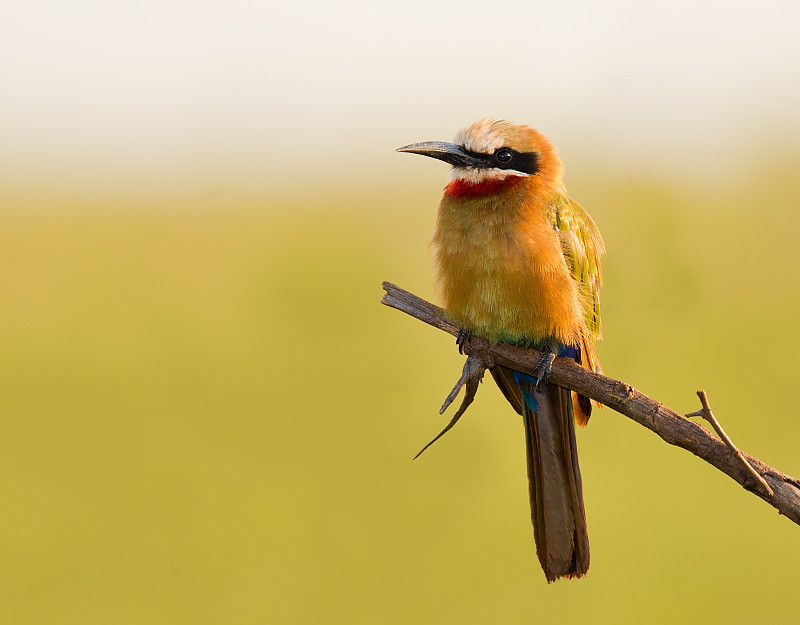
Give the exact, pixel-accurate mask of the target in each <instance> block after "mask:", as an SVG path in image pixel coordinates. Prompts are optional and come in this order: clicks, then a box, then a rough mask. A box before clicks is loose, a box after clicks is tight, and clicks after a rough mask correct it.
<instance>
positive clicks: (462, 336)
mask: <svg viewBox="0 0 800 625" xmlns="http://www.w3.org/2000/svg"><path fill="white" fill-rule="evenodd" d="M471 338H472V333H471V332H470V331H469V330H467V329H466V328H461V329H460V330H459V331H458V336H457V337H456V345H458V353H459V354H462V355H463V353H464V344H465V343H468V342H469V340H470V339H471Z"/></svg>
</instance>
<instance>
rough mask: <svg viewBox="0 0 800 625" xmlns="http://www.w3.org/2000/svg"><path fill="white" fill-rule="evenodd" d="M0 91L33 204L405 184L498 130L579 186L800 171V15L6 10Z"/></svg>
mask: <svg viewBox="0 0 800 625" xmlns="http://www.w3.org/2000/svg"><path fill="white" fill-rule="evenodd" d="M0 85H2V97H1V98H0V176H2V177H3V178H4V179H5V180H6V181H7V182H9V181H10V182H11V183H13V184H22V185H24V184H38V183H39V182H41V181H42V180H47V181H61V182H65V181H66V182H70V181H72V182H75V183H76V184H84V185H92V184H117V183H119V184H129V183H135V184H141V183H143V182H146V183H153V184H161V185H175V186H183V187H186V188H188V189H195V188H197V189H201V190H208V189H213V188H215V187H222V188H225V187H230V186H233V187H236V186H240V185H249V186H251V187H254V188H256V189H262V190H269V189H282V188H289V187H292V186H297V185H298V184H305V183H308V181H309V180H310V179H313V180H314V181H322V182H328V181H332V180H338V181H340V182H343V183H345V184H348V183H357V182H358V180H359V179H361V178H362V177H363V176H365V175H369V176H371V177H377V178H384V177H385V178H386V179H387V180H389V179H391V178H392V176H393V175H397V173H398V172H400V173H401V174H403V175H406V174H408V173H409V172H417V171H420V170H421V168H422V167H423V166H422V165H421V164H419V167H420V169H419V170H418V169H416V168H415V167H414V165H411V160H412V159H408V158H407V157H404V156H405V155H397V154H395V153H394V152H393V150H394V148H396V147H398V146H400V145H403V144H406V143H411V142H414V141H420V140H429V139H450V138H452V136H453V135H454V134H455V132H456V131H457V130H458V129H459V128H460V127H462V126H464V125H466V124H468V123H470V122H471V121H473V120H474V119H477V118H479V117H484V116H489V117H499V118H506V119H510V120H512V121H515V122H519V123H527V124H529V125H531V126H534V127H537V128H539V129H540V130H542V131H543V132H544V133H545V134H547V135H548V136H550V138H551V139H553V141H554V142H555V143H556V145H558V146H559V149H560V151H561V153H562V156H563V157H564V159H565V161H566V162H567V166H568V171H569V165H570V162H572V163H579V164H582V165H581V166H588V164H591V163H598V166H600V167H602V168H604V169H605V170H613V171H625V172H631V171H633V172H636V173H644V174H649V173H653V172H657V173H659V174H663V175H666V176H680V175H690V176H695V177H698V178H701V179H702V178H704V177H706V176H708V177H710V178H714V177H716V178H720V177H722V178H723V179H724V178H725V177H726V176H732V175H736V176H739V175H742V174H745V175H746V172H747V171H748V170H749V168H750V165H751V164H752V162H753V160H754V159H756V160H761V159H762V156H763V155H762V154H760V153H759V152H760V151H761V150H765V149H768V146H772V145H778V146H782V147H783V148H785V149H787V150H795V153H797V152H798V150H796V148H797V146H798V145H800V3H798V2H774V1H773V2H769V1H768V2H752V1H746V2H745V1H730V0H727V1H712V0H700V1H692V2H680V1H678V2H676V1H670V2H664V3H654V2H642V1H625V0H608V1H605V2H588V1H585V0H574V1H564V2H558V3H556V2H547V3H538V2H517V1H513V0H508V1H505V2H491V3H490V2H463V1H459V2H449V1H448V2H434V1H431V0H425V1H421V0H410V1H405V2H402V3H392V4H388V3H379V2H355V1H350V2H344V3H315V2H312V3H302V2H297V3H290V2H285V3H281V4H280V5H276V4H275V3H270V2H266V3H264V2H261V3H257V2H242V1H235V0H234V1H231V0H226V1H225V2H222V1H217V0H212V1H208V0H206V1H202V0H201V1H195V0H193V1H188V0H186V1H179V0H157V1H156V0H139V1H137V2H129V3H120V2H116V3H109V2H99V1H96V2H90V1H87V0H71V1H69V2H57V1H54V0H50V1H44V2H42V1H39V2H37V1H33V2H16V3H13V5H12V3H10V2H6V3H5V6H4V7H3V8H2V9H0ZM426 165H429V164H426Z"/></svg>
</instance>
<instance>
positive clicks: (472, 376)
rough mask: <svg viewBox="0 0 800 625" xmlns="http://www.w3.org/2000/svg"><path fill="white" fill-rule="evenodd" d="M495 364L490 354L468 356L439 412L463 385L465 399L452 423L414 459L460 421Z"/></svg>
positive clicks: (418, 455)
mask: <svg viewBox="0 0 800 625" xmlns="http://www.w3.org/2000/svg"><path fill="white" fill-rule="evenodd" d="M493 366H494V361H493V360H492V358H491V356H489V355H488V354H473V355H471V356H468V357H467V361H466V362H465V363H464V370H463V371H462V373H461V377H460V378H459V379H458V382H456V385H455V386H454V387H453V390H452V391H450V394H449V395H448V396H447V398H446V399H445V400H444V403H443V404H442V407H441V408H440V409H439V414H444V411H445V410H447V408H448V407H449V406H450V404H452V403H453V401H455V398H456V397H458V393H459V392H460V391H461V387H463V386H466V391H465V392H464V399H463V400H462V401H461V406H460V407H459V408H458V410H457V411H456V413H455V414H454V415H453V418H452V419H450V423H448V424H447V426H446V427H445V428H444V429H443V430H442V431H441V432H439V433H438V434H437V435H436V438H434V439H433V440H432V441H431V442H430V443H428V444H427V445H425V447H423V448H422V449H421V450H420V452H419V453H418V454H417V455H416V456H414V460H416V459H417V458H419V457H420V456H421V455H422V452H423V451H425V450H426V449H427V448H428V447H430V446H431V445H433V444H434V443H435V442H436V441H438V440H439V439H440V438H442V436H444V435H445V434H446V433H447V432H448V431H449V430H450V428H452V427H453V426H454V425H455V424H456V423H457V422H458V420H459V419H460V418H461V415H463V414H464V413H465V412H466V411H467V408H469V406H470V404H471V403H472V402H473V400H474V399H475V394H476V393H477V392H478V385H479V384H480V383H481V381H482V380H483V374H484V373H486V370H487V369H491V368H492V367H493Z"/></svg>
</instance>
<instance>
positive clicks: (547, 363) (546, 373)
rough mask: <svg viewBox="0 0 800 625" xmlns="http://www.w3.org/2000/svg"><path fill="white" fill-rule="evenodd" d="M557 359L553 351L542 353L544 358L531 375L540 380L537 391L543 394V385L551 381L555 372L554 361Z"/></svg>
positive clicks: (540, 359)
mask: <svg viewBox="0 0 800 625" xmlns="http://www.w3.org/2000/svg"><path fill="white" fill-rule="evenodd" d="M555 359H556V355H555V353H553V352H551V351H546V352H542V357H541V358H539V361H538V362H537V363H536V366H535V367H534V368H533V371H531V375H533V376H536V377H537V378H538V380H537V382H536V390H537V391H538V392H540V393H541V392H542V384H547V381H548V380H549V379H550V373H551V372H552V370H553V361H554V360H555Z"/></svg>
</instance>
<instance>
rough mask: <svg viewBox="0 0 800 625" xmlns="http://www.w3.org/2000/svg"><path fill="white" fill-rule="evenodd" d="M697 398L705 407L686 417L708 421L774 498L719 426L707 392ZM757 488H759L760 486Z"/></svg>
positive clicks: (764, 489)
mask: <svg viewBox="0 0 800 625" xmlns="http://www.w3.org/2000/svg"><path fill="white" fill-rule="evenodd" d="M697 396H698V397H699V398H700V403H701V404H702V405H703V408H702V409H700V410H696V411H695V412H690V413H689V414H687V415H686V416H687V417H702V418H703V419H705V420H706V421H708V422H709V423H710V424H711V427H713V428H714V431H715V432H716V433H717V436H719V437H720V439H722V441H723V442H724V443H725V444H726V445H727V446H728V448H729V449H730V450H731V451H732V452H733V453H734V454H735V455H736V457H737V458H738V459H739V461H740V462H741V464H742V466H744V468H745V470H746V471H747V472H748V473H749V474H750V476H751V477H752V478H754V479H755V481H756V482H757V484H758V485H760V486H761V490H762V492H763V493H764V494H765V495H767V496H769V497H772V496H773V495H774V494H775V493H774V492H773V491H772V489H771V488H770V487H769V484H767V481H766V480H765V479H764V478H763V477H761V476H760V475H759V474H758V472H757V471H756V470H755V469H754V468H753V466H752V465H751V464H750V463H749V462H747V459H746V458H745V457H744V454H743V453H742V452H741V451H739V448H738V447H737V446H736V445H734V444H733V441H732V440H731V439H730V437H729V436H728V435H727V434H726V433H725V430H723V429H722V426H721V425H720V424H719V421H717V419H716V417H715V416H714V413H713V412H711V404H709V402H708V396H707V395H706V392H705V391H704V390H702V389H700V390H699V391H697ZM754 486H755V485H754ZM755 487H756V488H758V486H755Z"/></svg>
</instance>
